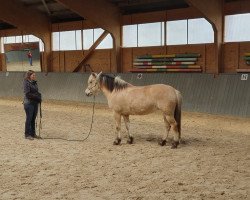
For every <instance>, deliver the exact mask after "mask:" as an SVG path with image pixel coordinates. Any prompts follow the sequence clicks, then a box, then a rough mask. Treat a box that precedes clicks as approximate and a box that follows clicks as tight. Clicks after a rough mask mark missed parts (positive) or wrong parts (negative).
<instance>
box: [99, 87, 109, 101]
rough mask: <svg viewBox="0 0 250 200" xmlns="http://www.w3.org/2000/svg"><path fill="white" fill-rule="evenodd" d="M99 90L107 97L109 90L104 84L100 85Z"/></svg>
mask: <svg viewBox="0 0 250 200" xmlns="http://www.w3.org/2000/svg"><path fill="white" fill-rule="evenodd" d="M101 91H102V92H103V94H104V96H105V97H106V98H107V99H109V97H110V95H111V92H110V91H109V90H108V89H107V88H106V87H104V86H101Z"/></svg>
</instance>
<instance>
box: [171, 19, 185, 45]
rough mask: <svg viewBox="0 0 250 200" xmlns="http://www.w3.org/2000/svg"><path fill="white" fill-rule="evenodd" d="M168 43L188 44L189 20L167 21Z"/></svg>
mask: <svg viewBox="0 0 250 200" xmlns="http://www.w3.org/2000/svg"><path fill="white" fill-rule="evenodd" d="M167 44H168V45H177V44H187V20H177V21H168V22H167Z"/></svg>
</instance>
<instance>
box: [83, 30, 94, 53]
mask: <svg viewBox="0 0 250 200" xmlns="http://www.w3.org/2000/svg"><path fill="white" fill-rule="evenodd" d="M93 43H94V30H93V29H86V30H83V49H84V50H87V49H89V48H90V47H91V46H92V45H93Z"/></svg>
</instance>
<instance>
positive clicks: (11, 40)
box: [4, 36, 16, 44]
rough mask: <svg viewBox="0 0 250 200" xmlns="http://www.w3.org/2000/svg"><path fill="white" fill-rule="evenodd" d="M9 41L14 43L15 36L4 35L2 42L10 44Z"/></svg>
mask: <svg viewBox="0 0 250 200" xmlns="http://www.w3.org/2000/svg"><path fill="white" fill-rule="evenodd" d="M11 43H16V37H15V36H10V37H4V44H11Z"/></svg>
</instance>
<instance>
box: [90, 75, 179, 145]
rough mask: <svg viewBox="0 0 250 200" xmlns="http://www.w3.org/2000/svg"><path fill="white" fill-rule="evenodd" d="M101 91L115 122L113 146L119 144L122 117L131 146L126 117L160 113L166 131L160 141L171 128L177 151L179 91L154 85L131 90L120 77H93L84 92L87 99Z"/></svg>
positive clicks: (91, 76) (128, 84)
mask: <svg viewBox="0 0 250 200" xmlns="http://www.w3.org/2000/svg"><path fill="white" fill-rule="evenodd" d="M100 90H101V91H102V92H103V93H104V95H105V96H106V98H107V100H108V105H109V107H110V108H111V109H112V110H113V113H114V118H115V121H116V139H115V141H114V144H115V145H118V144H120V143H121V134H120V131H121V117H123V119H124V122H125V126H126V129H127V132H128V136H129V137H128V143H129V144H132V143H133V140H134V138H133V135H132V134H131V133H130V131H129V115H145V114H149V113H152V112H154V111H155V110H161V111H162V114H163V120H164V123H165V127H166V131H165V133H164V135H163V137H162V139H161V140H160V141H159V144H160V145H162V146H163V145H165V144H166V140H167V138H168V133H169V130H170V128H172V129H173V132H174V142H173V143H172V148H177V146H178V144H179V141H180V139H181V104H182V97H181V94H180V92H179V91H178V90H176V89H174V88H173V87H171V86H169V85H164V84H155V85H147V86H133V85H132V84H130V83H128V82H126V81H124V80H122V79H121V78H120V77H112V76H109V75H105V74H102V73H101V72H100V73H99V74H97V73H92V74H91V75H90V76H89V79H88V87H87V89H86V90H85V93H86V95H87V96H91V95H96V94H97V93H98V92H99V91H100Z"/></svg>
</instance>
